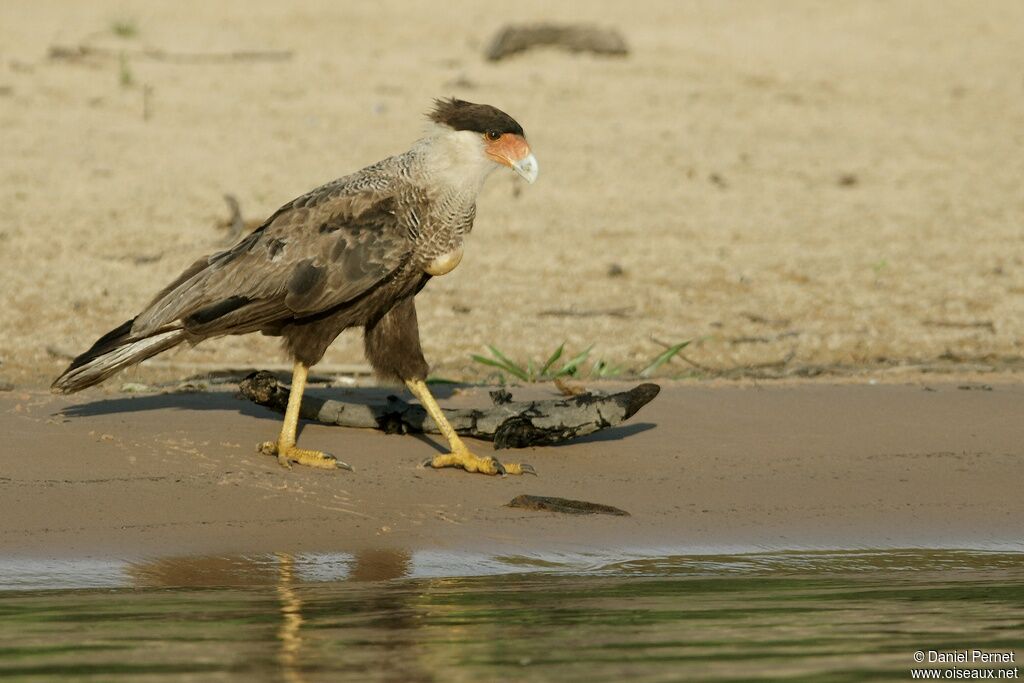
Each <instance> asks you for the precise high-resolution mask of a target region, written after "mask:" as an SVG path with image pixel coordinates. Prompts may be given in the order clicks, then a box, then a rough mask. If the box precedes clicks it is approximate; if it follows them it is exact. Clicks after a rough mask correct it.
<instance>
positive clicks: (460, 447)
mask: <svg viewBox="0 0 1024 683" xmlns="http://www.w3.org/2000/svg"><path fill="white" fill-rule="evenodd" d="M405 384H406V386H408V387H409V391H411V392H412V393H413V396H415V397H416V398H418V399H419V400H420V403H421V404H422V405H423V407H424V408H425V409H426V411H427V414H428V415H430V418H431V419H432V420H433V421H434V424H436V425H437V428H438V429H439V430H441V434H442V435H443V436H444V438H445V439H447V440H448V446H449V448H451V449H452V450H451V453H445V454H443V455H437V456H434V457H433V458H431V459H430V460H427V461H426V462H424V463H423V464H424V465H430V466H431V467H461V468H462V469H464V470H466V471H467V472H480V473H482V474H537V472H536V471H535V470H534V469H533V467H531V466H530V465H527V464H525V463H523V464H518V463H505V464H502V463H500V462H498V459H497V458H494V457H486V458H482V457H480V456H478V455H475V454H474V453H472V452H471V451H470V450H469V448H467V447H466V444H464V443H463V442H462V439H460V438H459V435H458V434H456V433H455V430H454V429H453V428H452V426H451V424H450V423H449V422H448V420H447V418H445V416H444V413H443V412H441V406H439V405H437V401H435V400H434V396H433V395H432V394H431V393H430V389H428V388H427V384H426V382H424V381H423V380H420V379H411V380H407V381H406V383H405Z"/></svg>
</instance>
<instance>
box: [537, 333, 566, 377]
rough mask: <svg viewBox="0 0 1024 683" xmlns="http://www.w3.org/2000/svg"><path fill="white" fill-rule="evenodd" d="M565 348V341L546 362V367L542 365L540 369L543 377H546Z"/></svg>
mask: <svg viewBox="0 0 1024 683" xmlns="http://www.w3.org/2000/svg"><path fill="white" fill-rule="evenodd" d="M564 350H565V342H562V343H561V344H559V345H558V348H557V349H555V352H554V353H552V354H551V357H550V358H548V361H547V362H546V363H544V367H542V368H541V369H540V376H541V377H546V376H547V374H548V370H550V369H551V366H552V365H554V364H555V361H556V360H558V359H559V358H561V357H562V351H564Z"/></svg>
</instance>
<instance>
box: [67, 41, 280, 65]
mask: <svg viewBox="0 0 1024 683" xmlns="http://www.w3.org/2000/svg"><path fill="white" fill-rule="evenodd" d="M49 55H50V59H62V60H66V61H71V62H73V61H77V60H80V59H85V58H88V57H99V58H102V59H124V58H125V57H131V58H133V59H138V58H141V59H151V60H153V61H158V62H175V63H178V64H204V63H210V62H221V63H223V62H283V61H286V60H289V59H291V58H292V56H293V53H292V51H291V50H234V51H232V52H168V51H167V50H159V49H156V48H146V49H144V50H122V49H116V50H115V49H111V48H105V47H95V46H92V45H74V46H71V47H69V46H66V45H52V46H50V52H49Z"/></svg>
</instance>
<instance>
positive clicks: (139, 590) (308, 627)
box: [0, 550, 1024, 683]
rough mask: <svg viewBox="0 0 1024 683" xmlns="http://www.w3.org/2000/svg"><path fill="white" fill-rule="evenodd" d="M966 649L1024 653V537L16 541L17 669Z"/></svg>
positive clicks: (644, 665) (785, 660)
mask: <svg viewBox="0 0 1024 683" xmlns="http://www.w3.org/2000/svg"><path fill="white" fill-rule="evenodd" d="M972 649H980V650H984V651H993V652H1015V653H1016V654H1017V655H1021V654H1024V555H1021V554H1015V553H999V552H966V551H934V552H922V551H897V552H892V551H887V552H835V553H829V552H814V553H783V554H767V555H731V556H730V555H714V556H707V555H705V556H671V555H670V556H665V557H651V556H645V555H643V554H642V553H633V554H623V555H618V556H611V555H607V556H599V555H580V556H561V555H558V556H555V555H546V556H545V555H538V556H529V557H489V556H475V555H470V554H445V553H408V552H403V551H395V550H381V551H375V552H367V553H361V554H358V555H346V554H338V555H299V556H293V555H287V554H278V555H268V556H258V557H199V558H165V559H159V560H150V561H106V560H62V561H50V562H46V561H39V560H30V559H2V558H0V678H5V677H11V678H15V679H19V680H40V681H42V680H47V681H48V680H96V681H111V680H124V681H147V680H153V681H157V680H196V681H252V680H270V681H288V682H297V681H396V682H398V681H474V682H476V681H558V682H559V683H564V682H567V681H587V682H588V683H592V682H595V681H690V680H703V681H742V680H792V681H818V680H822V681H861V680H910V670H911V669H912V668H914V667H917V666H921V665H919V664H916V663H915V662H914V659H913V657H914V653H915V652H918V651H921V652H927V651H929V650H932V651H938V652H942V651H961V650H972ZM1017 660H1018V661H1019V656H1018V657H1017ZM925 666H927V664H926V665H925ZM1001 668H1007V667H1005V666H1002V667H1001ZM1017 675H1018V676H1019V675H1020V672H1018V673H1017Z"/></svg>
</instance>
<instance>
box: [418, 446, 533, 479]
mask: <svg viewBox="0 0 1024 683" xmlns="http://www.w3.org/2000/svg"><path fill="white" fill-rule="evenodd" d="M423 466H424V467H434V468H441V467H461V468H462V469H464V470H466V471H467V472H479V473H481V474H490V475H495V474H532V475H534V476H537V470H535V469H533V466H532V465H527V464H526V463H521V464H520V463H514V462H509V463H505V464H502V463H500V462H498V459H497V458H495V457H493V456H487V457H486V458H481V457H480V456H479V455H475V454H473V453H472V452H470V451H469V449H466V450H457V451H453V452H451V453H445V454H444V455H435V456H434V457H433V458H429V459H428V460H424V461H423Z"/></svg>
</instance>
